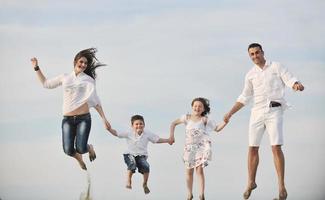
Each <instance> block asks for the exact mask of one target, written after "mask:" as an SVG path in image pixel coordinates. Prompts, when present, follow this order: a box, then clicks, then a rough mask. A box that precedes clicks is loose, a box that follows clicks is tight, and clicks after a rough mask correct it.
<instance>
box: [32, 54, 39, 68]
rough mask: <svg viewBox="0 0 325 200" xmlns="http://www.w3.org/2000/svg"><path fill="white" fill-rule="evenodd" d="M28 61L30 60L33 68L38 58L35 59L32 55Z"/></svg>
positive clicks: (36, 64)
mask: <svg viewBox="0 0 325 200" xmlns="http://www.w3.org/2000/svg"><path fill="white" fill-rule="evenodd" d="M30 61H31V62H32V66H33V68H35V67H36V66H38V60H37V58H35V57H33V58H31V59H30Z"/></svg>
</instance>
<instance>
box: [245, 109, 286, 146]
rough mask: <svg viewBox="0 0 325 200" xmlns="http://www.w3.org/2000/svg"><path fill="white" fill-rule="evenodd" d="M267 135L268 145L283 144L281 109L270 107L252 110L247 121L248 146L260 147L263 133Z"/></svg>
mask: <svg viewBox="0 0 325 200" xmlns="http://www.w3.org/2000/svg"><path fill="white" fill-rule="evenodd" d="M265 131H266V132H267V133H268V135H269V141H270V144H271V145H272V146H273V145H282V144H283V109H282V107H281V106H279V107H271V108H266V109H259V110H252V112H251V117H250V121H249V137H248V139H249V146H257V147H258V146H260V144H261V140H262V138H263V134H264V132H265Z"/></svg>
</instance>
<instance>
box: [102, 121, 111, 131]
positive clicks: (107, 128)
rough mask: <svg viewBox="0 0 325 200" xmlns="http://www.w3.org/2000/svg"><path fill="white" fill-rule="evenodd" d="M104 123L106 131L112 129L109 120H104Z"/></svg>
mask: <svg viewBox="0 0 325 200" xmlns="http://www.w3.org/2000/svg"><path fill="white" fill-rule="evenodd" d="M103 122H104V127H105V129H106V130H110V129H111V128H112V127H111V124H110V123H109V122H108V121H107V119H103Z"/></svg>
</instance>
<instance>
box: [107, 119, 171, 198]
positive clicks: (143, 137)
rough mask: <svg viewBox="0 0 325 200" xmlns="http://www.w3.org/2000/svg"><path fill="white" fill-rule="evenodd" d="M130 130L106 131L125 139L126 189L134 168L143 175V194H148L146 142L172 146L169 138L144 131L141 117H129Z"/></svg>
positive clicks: (129, 186)
mask: <svg viewBox="0 0 325 200" xmlns="http://www.w3.org/2000/svg"><path fill="white" fill-rule="evenodd" d="M131 126H132V130H131V131H127V132H120V131H119V132H117V131H116V130H114V129H112V128H111V127H110V128H109V129H108V131H109V132H110V133H111V134H112V135H114V136H117V137H119V138H126V141H127V144H128V149H127V151H126V152H125V153H124V154H123V156H124V162H125V164H126V165H127V183H126V188H128V189H132V182H131V179H132V175H133V174H134V173H135V170H136V168H138V172H139V173H141V174H143V190H144V193H145V194H148V193H149V192H150V190H149V188H148V186H147V182H148V178H149V171H150V169H149V163H148V162H147V158H148V151H147V146H148V142H149V141H150V142H152V143H169V144H170V145H171V144H172V141H171V139H170V138H168V139H163V138H160V137H159V136H158V135H156V134H153V133H151V132H149V131H147V130H144V127H145V123H144V119H143V117H142V116H141V115H134V116H132V117H131Z"/></svg>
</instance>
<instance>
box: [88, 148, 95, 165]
mask: <svg viewBox="0 0 325 200" xmlns="http://www.w3.org/2000/svg"><path fill="white" fill-rule="evenodd" d="M88 154H89V160H90V162H92V161H94V160H95V159H96V152H95V150H94V147H93V145H92V144H89V145H88Z"/></svg>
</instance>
